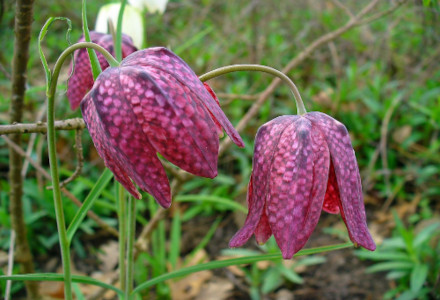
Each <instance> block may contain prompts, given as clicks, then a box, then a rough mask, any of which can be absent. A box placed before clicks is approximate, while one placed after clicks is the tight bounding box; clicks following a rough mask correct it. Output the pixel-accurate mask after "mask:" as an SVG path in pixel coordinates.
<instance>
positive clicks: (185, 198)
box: [175, 195, 248, 213]
mask: <svg viewBox="0 0 440 300" xmlns="http://www.w3.org/2000/svg"><path fill="white" fill-rule="evenodd" d="M175 201H177V202H199V201H202V202H210V203H217V204H222V205H224V206H226V207H228V208H230V209H232V210H239V211H242V212H244V213H247V212H248V210H247V209H246V207H244V206H243V205H241V204H239V203H237V202H235V201H233V200H231V199H228V198H224V197H218V196H211V195H182V196H177V197H176V198H175Z"/></svg>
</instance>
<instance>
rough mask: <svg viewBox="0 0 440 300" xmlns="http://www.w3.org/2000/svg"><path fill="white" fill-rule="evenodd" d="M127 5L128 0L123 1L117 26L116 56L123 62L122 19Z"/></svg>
mask: <svg viewBox="0 0 440 300" xmlns="http://www.w3.org/2000/svg"><path fill="white" fill-rule="evenodd" d="M126 4H127V0H121V7H120V8H119V14H118V24H116V41H115V56H116V59H117V60H119V61H121V60H122V19H123V17H124V10H125V5H126Z"/></svg>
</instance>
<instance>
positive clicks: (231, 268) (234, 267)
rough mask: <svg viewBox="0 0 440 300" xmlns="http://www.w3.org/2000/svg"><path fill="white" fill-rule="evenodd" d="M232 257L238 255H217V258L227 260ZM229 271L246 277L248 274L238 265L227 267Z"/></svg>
mask: <svg viewBox="0 0 440 300" xmlns="http://www.w3.org/2000/svg"><path fill="white" fill-rule="evenodd" d="M231 258H237V256H236V255H222V256H219V257H217V260H226V259H231ZM226 269H228V270H229V271H231V273H232V274H234V275H235V276H238V277H244V276H245V275H246V274H245V273H244V272H243V271H242V270H241V269H240V268H239V267H238V266H229V267H226Z"/></svg>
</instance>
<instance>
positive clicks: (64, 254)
mask: <svg viewBox="0 0 440 300" xmlns="http://www.w3.org/2000/svg"><path fill="white" fill-rule="evenodd" d="M81 48H92V49H95V50H96V51H99V52H100V53H101V54H102V55H104V57H105V58H106V59H107V61H108V62H109V64H110V65H111V66H118V65H119V63H118V62H117V61H116V60H115V59H114V58H113V56H112V55H111V54H110V53H109V52H108V51H107V50H105V49H104V48H103V47H101V46H99V45H97V44H94V43H88V42H84V43H77V44H74V45H72V46H70V47H69V48H67V49H66V50H64V51H63V53H61V55H60V57H59V58H58V60H57V62H56V63H55V66H54V69H53V72H52V76H51V80H50V83H48V84H49V89H48V91H47V99H48V101H47V143H48V152H49V163H50V174H51V177H52V186H53V198H54V206H55V215H56V221H57V227H58V232H59V235H60V236H59V238H60V248H61V259H62V262H63V270H64V294H65V297H66V299H68V300H71V299H72V274H71V266H70V251H69V247H70V243H69V240H68V237H67V230H66V221H65V218H64V211H63V203H62V199H61V190H60V180H59V177H58V162H57V156H56V148H55V92H56V88H57V82H58V77H59V75H60V71H61V66H62V65H63V63H64V62H65V60H66V59H67V58H69V56H70V55H71V54H72V53H73V52H74V51H75V50H78V49H81Z"/></svg>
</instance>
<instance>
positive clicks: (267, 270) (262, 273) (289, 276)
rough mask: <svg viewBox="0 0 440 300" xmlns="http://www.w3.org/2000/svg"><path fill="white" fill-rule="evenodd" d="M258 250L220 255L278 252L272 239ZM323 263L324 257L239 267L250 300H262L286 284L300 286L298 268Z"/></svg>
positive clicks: (227, 251) (231, 251) (240, 250)
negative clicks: (246, 283) (248, 287)
mask: <svg viewBox="0 0 440 300" xmlns="http://www.w3.org/2000/svg"><path fill="white" fill-rule="evenodd" d="M259 248H260V251H254V250H247V249H232V250H223V251H222V253H223V254H224V255H229V256H250V255H260V254H261V253H267V254H274V253H279V251H280V250H279V248H278V246H277V245H276V242H275V239H274V238H273V237H271V238H270V239H269V240H268V241H267V243H266V244H265V245H262V246H260V247H259ZM324 262H325V257H323V256H308V257H305V258H299V259H294V260H293V262H292V263H291V261H284V260H282V259H278V260H274V261H273V263H271V264H268V265H267V266H264V267H260V266H259V264H258V262H257V263H253V264H251V265H250V267H240V269H241V270H242V271H243V272H244V274H245V276H246V280H247V281H248V283H249V285H250V296H251V298H252V300H260V299H263V297H264V295H267V294H269V293H271V292H273V291H274V290H276V289H277V288H279V287H280V286H281V285H283V284H285V283H286V282H290V283H294V284H302V283H303V282H304V281H303V279H302V278H301V276H300V275H299V274H298V273H297V272H296V269H297V268H298V267H301V266H303V267H304V266H311V265H316V264H321V263H324Z"/></svg>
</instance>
